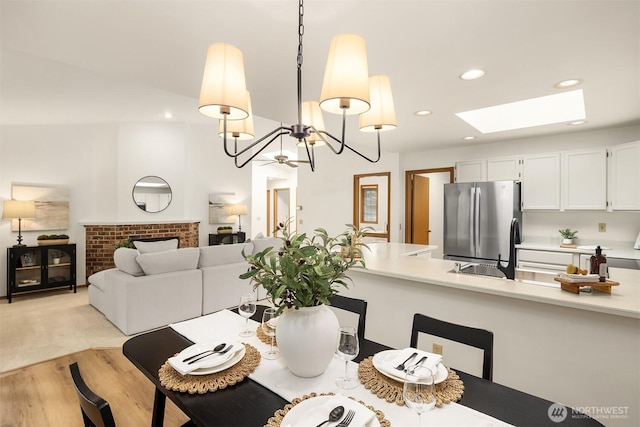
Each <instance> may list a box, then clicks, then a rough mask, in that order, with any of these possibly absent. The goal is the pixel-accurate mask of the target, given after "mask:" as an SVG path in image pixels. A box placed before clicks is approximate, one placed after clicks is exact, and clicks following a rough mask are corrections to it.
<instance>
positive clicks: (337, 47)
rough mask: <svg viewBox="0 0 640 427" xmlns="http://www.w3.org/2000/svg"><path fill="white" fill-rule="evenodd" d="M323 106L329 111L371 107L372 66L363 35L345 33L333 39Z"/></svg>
mask: <svg viewBox="0 0 640 427" xmlns="http://www.w3.org/2000/svg"><path fill="white" fill-rule="evenodd" d="M320 107H321V108H322V109H323V110H325V111H327V112H330V113H335V114H342V113H343V111H344V112H345V113H346V114H349V115H350V114H360V113H364V112H365V111H367V110H368V109H369V107H370V105H369V66H368V63H367V46H366V42H365V40H364V38H362V37H360V36H358V35H356V34H342V35H339V36H336V37H334V38H333V39H332V40H331V46H330V47H329V58H328V59H327V67H326V69H325V72H324V81H323V82H322V92H321V95H320ZM345 107H346V108H345Z"/></svg>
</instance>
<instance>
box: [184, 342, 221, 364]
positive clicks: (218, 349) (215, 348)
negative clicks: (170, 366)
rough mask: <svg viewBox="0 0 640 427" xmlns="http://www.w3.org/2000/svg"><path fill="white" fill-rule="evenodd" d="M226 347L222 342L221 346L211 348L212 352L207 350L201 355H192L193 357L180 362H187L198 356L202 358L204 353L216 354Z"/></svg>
mask: <svg viewBox="0 0 640 427" xmlns="http://www.w3.org/2000/svg"><path fill="white" fill-rule="evenodd" d="M226 345H227V343H224V342H223V343H222V344H218V345H217V346H215V347H213V350H207V351H203V352H202V353H198V354H194V355H193V356H190V357H187V358H186V359H184V360H183V361H182V362H188V361H189V360H192V359H195V358H196V357H198V356H202V355H203V354H205V353H209V352H213V353H217V352H219V351H220V350H222V349H223V348H224V347H225V346H226Z"/></svg>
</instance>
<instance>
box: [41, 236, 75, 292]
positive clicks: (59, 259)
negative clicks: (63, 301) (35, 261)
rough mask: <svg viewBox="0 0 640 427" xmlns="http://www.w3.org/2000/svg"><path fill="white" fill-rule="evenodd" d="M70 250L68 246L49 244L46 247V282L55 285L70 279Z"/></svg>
mask: <svg viewBox="0 0 640 427" xmlns="http://www.w3.org/2000/svg"><path fill="white" fill-rule="evenodd" d="M71 250H72V249H71V247H70V246H50V247H48V248H47V249H46V256H47V268H46V270H47V283H48V284H50V285H54V286H55V285H56V284H57V283H63V282H68V281H70V280H71V271H72V269H71V267H72V266H71V260H72V258H73V256H72V253H71Z"/></svg>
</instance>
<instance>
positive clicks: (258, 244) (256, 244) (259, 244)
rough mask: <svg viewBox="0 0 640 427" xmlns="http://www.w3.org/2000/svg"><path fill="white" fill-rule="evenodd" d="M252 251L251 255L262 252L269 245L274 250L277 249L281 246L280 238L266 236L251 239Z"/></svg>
mask: <svg viewBox="0 0 640 427" xmlns="http://www.w3.org/2000/svg"><path fill="white" fill-rule="evenodd" d="M251 242H252V243H253V252H252V255H255V254H257V253H258V252H262V251H264V250H265V249H267V248H269V247H271V248H273V250H274V251H277V250H279V249H280V248H281V247H282V240H281V239H279V238H277V237H267V238H265V239H253V240H252V241H251Z"/></svg>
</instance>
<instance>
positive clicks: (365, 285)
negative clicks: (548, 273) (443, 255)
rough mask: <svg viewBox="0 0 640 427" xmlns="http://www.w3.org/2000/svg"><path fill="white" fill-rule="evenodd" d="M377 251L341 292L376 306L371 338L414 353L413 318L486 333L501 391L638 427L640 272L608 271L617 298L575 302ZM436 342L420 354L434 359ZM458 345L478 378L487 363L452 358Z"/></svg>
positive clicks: (410, 249)
mask: <svg viewBox="0 0 640 427" xmlns="http://www.w3.org/2000/svg"><path fill="white" fill-rule="evenodd" d="M370 247H371V251H370V252H366V251H365V254H364V259H365V261H366V264H367V269H353V270H352V271H351V272H350V276H351V278H352V279H353V281H354V284H353V285H351V286H350V287H349V289H348V290H346V291H343V292H341V293H342V294H344V295H347V296H352V297H355V298H363V299H366V300H367V301H368V313H367V326H366V336H367V338H368V339H371V340H374V341H378V342H380V343H383V344H386V345H389V346H392V347H396V348H404V347H407V346H408V345H409V341H410V334H411V323H412V320H413V314H414V313H423V314H425V315H428V316H432V317H436V318H439V319H442V320H446V321H450V322H454V323H460V324H464V325H469V326H474V327H479V328H484V329H488V330H490V331H492V332H493V333H494V377H493V380H494V381H495V382H498V383H500V384H504V385H507V386H510V387H513V388H516V389H518V390H521V391H524V392H528V393H531V394H534V395H536V396H540V397H543V398H546V399H548V400H551V401H554V402H559V403H563V404H566V405H569V406H571V407H574V408H577V409H580V410H583V412H589V411H592V413H591V415H592V416H594V417H595V418H597V419H598V420H599V421H600V422H602V423H603V424H605V425H621V426H622V425H640V412H639V411H640V271H638V270H626V269H610V275H611V279H612V280H615V281H618V282H620V283H621V285H620V286H617V287H613V288H612V294H611V295H608V294H604V293H600V292H596V291H594V292H593V293H591V294H588V293H580V294H579V295H576V294H572V293H570V292H566V291H562V290H561V289H560V288H559V287H549V286H541V285H534V284H526V283H520V282H515V281H512V280H506V279H496V278H489V277H482V276H470V275H462V274H455V273H450V272H449V271H450V270H452V269H453V267H454V262H453V261H445V260H438V259H429V258H424V257H416V256H407V255H406V254H407V253H415V252H416V251H420V250H421V248H423V247H422V246H420V245H412V244H401V243H377V244H371V245H370ZM435 341H436V342H438V343H440V344H442V343H443V340H441V339H438V340H435ZM428 342H429V341H428V340H421V341H420V346H421V347H422V348H424V349H425V350H429V351H430V350H431V347H430V344H429V343H428ZM425 343H426V346H425ZM453 346H454V344H451V343H447V342H445V343H444V354H443V356H444V360H445V363H446V364H450V365H451V366H453V367H456V366H458V367H459V369H462V370H466V371H468V372H471V373H477V372H479V368H480V361H479V360H478V362H477V365H476V366H475V367H473V366H472V367H469V365H465V366H463V364H465V363H466V362H468V358H465V359H457V358H456V357H454V354H452V353H456V352H455V351H452V350H453ZM448 349H449V350H450V351H449V353H448V351H447V350H448ZM477 359H480V358H479V357H478V358H477ZM593 411H599V412H598V413H593ZM612 411H615V412H617V415H615V416H614V415H611V414H610V413H611V412H612ZM621 412H622V413H623V414H621Z"/></svg>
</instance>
